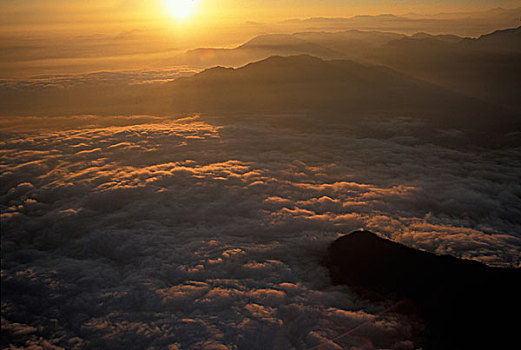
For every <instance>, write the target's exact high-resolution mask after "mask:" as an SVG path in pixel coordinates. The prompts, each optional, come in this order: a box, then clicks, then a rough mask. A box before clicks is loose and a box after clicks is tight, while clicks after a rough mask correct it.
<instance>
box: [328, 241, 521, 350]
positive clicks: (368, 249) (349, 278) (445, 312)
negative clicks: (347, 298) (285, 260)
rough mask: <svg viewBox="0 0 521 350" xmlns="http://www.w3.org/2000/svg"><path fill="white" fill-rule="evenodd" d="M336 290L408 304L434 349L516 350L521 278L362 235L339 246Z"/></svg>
mask: <svg viewBox="0 0 521 350" xmlns="http://www.w3.org/2000/svg"><path fill="white" fill-rule="evenodd" d="M325 263H326V266H327V267H328V269H329V271H330V276H331V279H332V281H333V283H336V284H346V285H348V286H350V287H352V288H354V289H355V290H357V291H358V292H359V293H360V294H361V295H362V296H365V297H368V298H374V297H378V298H382V297H384V298H390V299H395V300H409V301H410V302H411V304H412V306H413V308H412V309H411V307H409V308H408V309H407V310H405V309H403V310H402V312H405V313H407V314H411V310H416V311H413V312H412V313H413V314H414V313H416V312H417V313H418V315H419V316H420V317H421V318H423V319H424V320H425V322H426V326H427V328H426V331H425V332H424V334H423V337H424V338H423V340H421V341H420V342H421V343H422V345H423V346H425V348H427V349H471V348H483V347H482V346H486V348H494V347H495V348H498V346H499V348H506V347H507V346H509V345H512V344H514V343H515V342H517V335H516V334H517V333H516V329H517V327H516V322H512V319H511V316H512V315H519V312H521V301H520V299H519V298H520V294H519V292H520V291H521V289H520V288H521V285H520V284H521V270H520V269H505V268H492V267H489V266H486V265H483V264H481V263H479V262H476V261H470V260H461V259H457V258H455V257H452V256H438V255H435V254H432V253H428V252H424V251H419V250H416V249H412V248H409V247H406V246H404V245H402V244H399V243H395V242H392V241H390V240H388V239H384V238H380V237H379V236H377V235H375V234H374V233H371V232H367V231H357V232H353V233H351V234H349V235H346V236H343V237H341V238H339V239H337V240H336V241H335V242H333V243H332V244H331V245H330V247H329V249H328V251H327V255H326V258H325Z"/></svg>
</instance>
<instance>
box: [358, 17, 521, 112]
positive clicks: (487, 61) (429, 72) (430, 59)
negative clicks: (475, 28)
mask: <svg viewBox="0 0 521 350" xmlns="http://www.w3.org/2000/svg"><path fill="white" fill-rule="evenodd" d="M365 58H366V59H367V60H369V61H372V62H375V63H380V64H384V65H386V66H389V67H391V68H393V69H396V70H398V71H400V72H404V73H407V74H410V75H412V76H414V77H417V78H419V79H423V80H426V81H429V82H433V83H435V84H439V85H442V86H445V87H447V88H449V89H452V90H454V91H458V92H460V93H463V94H466V95H469V96H473V97H476V98H479V99H482V100H485V101H488V102H491V103H494V104H499V105H503V106H506V107H508V108H511V109H513V110H517V111H521V99H520V98H519V96H521V79H519V78H518V77H519V76H521V63H520V62H521V27H518V28H515V29H508V30H500V31H496V32H494V33H491V34H488V35H483V36H481V37H480V38H478V39H464V40H461V41H458V42H451V41H447V40H439V39H438V38H436V37H421V38H417V37H416V38H415V37H407V38H403V39H399V40H393V41H390V42H389V43H387V44H386V45H384V46H382V47H381V48H379V49H377V50H374V51H373V52H371V53H369V54H368V55H366V57H365Z"/></svg>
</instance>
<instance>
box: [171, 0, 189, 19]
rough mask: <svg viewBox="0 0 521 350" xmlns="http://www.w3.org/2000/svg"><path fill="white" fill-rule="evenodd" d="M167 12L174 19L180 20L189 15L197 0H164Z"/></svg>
mask: <svg viewBox="0 0 521 350" xmlns="http://www.w3.org/2000/svg"><path fill="white" fill-rule="evenodd" d="M164 1H165V6H166V9H167V11H168V13H169V14H170V15H171V16H172V17H174V18H175V19H178V20H182V19H186V18H188V17H190V16H191V15H192V14H193V13H194V11H195V7H196V5H197V0H164Z"/></svg>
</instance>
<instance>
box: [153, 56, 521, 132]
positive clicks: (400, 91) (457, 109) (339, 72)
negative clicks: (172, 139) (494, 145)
mask: <svg viewBox="0 0 521 350" xmlns="http://www.w3.org/2000/svg"><path fill="white" fill-rule="evenodd" d="M162 90H164V91H168V94H169V96H170V99H171V100H170V101H171V107H170V109H171V110H172V111H178V112H217V111H218V112H223V113H262V112H270V113H288V112H289V113H292V112H299V111H309V112H316V113H320V114H319V115H321V116H323V118H324V119H327V118H329V119H335V120H338V121H341V120H343V121H354V120H356V118H365V117H366V116H367V115H368V114H371V113H372V114H374V113H384V114H385V115H402V116H403V115H407V116H414V117H416V118H418V119H419V120H420V119H421V120H424V121H426V122H428V123H429V126H430V127H443V128H468V129H472V128H485V129H486V130H487V131H490V130H492V129H496V128H508V129H505V130H512V124H516V123H517V120H516V119H517V118H516V117H517V116H516V115H513V114H511V113H507V112H506V111H503V110H501V109H500V108H496V107H495V106H492V105H489V104H486V103H483V102H481V101H478V100H475V99H471V98H468V97H465V96H463V95H458V94H455V93H453V92H450V91H448V90H445V89H443V88H441V87H438V86H435V85H432V84H428V83H425V82H422V81H419V80H415V79H413V78H410V77H408V76H405V75H403V74H400V73H397V72H395V71H393V70H391V69H388V68H385V67H380V66H370V65H363V64H360V63H357V62H354V61H348V60H331V61H325V60H322V59H319V58H316V57H311V56H306V55H301V56H291V57H278V56H274V57H270V58H268V59H265V60H262V61H259V62H255V63H251V64H248V65H246V66H244V67H241V68H238V69H233V68H222V67H216V68H212V69H208V70H206V71H203V72H202V73H200V74H197V75H195V76H193V77H188V78H181V79H179V80H177V81H175V82H172V83H169V84H166V85H165V86H164V87H162ZM492 116H493V118H492ZM492 120H494V122H492ZM498 120H501V123H499V122H497V121H498ZM517 127H519V125H517Z"/></svg>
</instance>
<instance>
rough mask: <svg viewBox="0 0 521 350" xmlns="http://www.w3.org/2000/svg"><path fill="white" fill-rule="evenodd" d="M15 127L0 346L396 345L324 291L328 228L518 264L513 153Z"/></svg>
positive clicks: (169, 126)
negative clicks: (323, 260) (359, 231)
mask: <svg viewBox="0 0 521 350" xmlns="http://www.w3.org/2000/svg"><path fill="white" fill-rule="evenodd" d="M31 120H32V119H17V120H16V121H15V122H13V123H14V124H8V123H7V124H5V123H4V130H3V131H2V140H1V144H2V147H1V149H2V151H1V152H2V163H1V167H0V169H1V177H0V187H1V188H0V189H1V191H0V193H1V197H0V200H1V201H0V204H1V209H2V332H3V335H2V346H5V347H9V346H10V347H13V348H14V347H16V346H26V347H29V346H34V347H35V348H38V347H39V348H53V347H61V348H71V349H81V348H92V349H94V348H102V347H104V348H114V349H119V348H155V349H163V348H165V349H201V348H204V349H289V348H295V349H305V348H310V347H313V346H317V345H319V344H322V343H323V346H322V347H320V348H321V349H326V348H330V349H339V348H342V347H344V348H346V347H347V348H368V347H369V348H370V347H371V346H374V347H376V348H400V349H407V348H414V337H415V335H417V333H418V331H419V329H420V328H421V325H419V324H416V323H414V322H411V320H407V319H405V318H403V317H400V316H398V315H395V314H392V313H385V314H383V315H380V316H378V315H379V313H381V312H382V311H383V310H384V309H385V308H386V305H379V304H376V305H373V304H368V303H367V302H364V301H360V300H358V299H357V298H356V297H355V296H354V295H353V294H352V293H351V292H350V291H349V290H348V289H346V288H344V287H333V286H331V285H330V283H329V279H328V273H327V271H326V270H325V269H324V268H323V267H322V266H321V265H320V258H321V254H322V253H323V252H324V250H325V248H326V246H327V244H329V243H330V242H331V241H332V240H334V239H335V238H336V237H337V236H338V234H342V233H348V232H350V231H351V230H354V229H359V228H365V229H368V230H371V231H373V232H377V233H379V234H381V235H384V236H388V237H391V238H392V239H394V240H396V241H399V242H402V243H405V244H407V245H409V246H413V247H417V248H420V249H425V250H429V251H433V252H436V253H440V254H452V255H455V256H459V257H463V258H470V259H476V260H480V261H483V262H485V263H488V264H492V265H504V266H519V265H520V261H519V256H520V255H521V237H520V236H519V232H521V222H520V220H519V218H520V217H521V200H520V197H521V185H520V184H519V177H520V174H521V163H520V162H519V159H521V150H519V149H503V150H496V151H485V150H472V149H449V148H445V147H442V146H436V145H432V144H422V143H419V142H417V140H414V139H411V138H398V137H395V138H392V137H391V138H385V139H374V138H360V137H357V136H356V135H354V134H352V133H349V132H348V131H345V130H339V129H335V130H334V131H331V130H327V129H324V128H323V129H310V130H307V129H305V128H302V129H300V130H299V131H296V130H295V129H288V128H283V127H274V126H270V123H261V122H258V123H255V124H251V123H224V122H223V121H222V120H219V119H205V120H202V119H200V118H197V117H193V118H185V119H181V120H172V119H168V118H156V117H140V118H136V117H133V118H129V117H121V118H112V119H102V118H96V117H81V118H79V117H77V118H72V117H71V119H70V121H69V123H68V124H67V127H62V128H56V127H53V125H54V124H53V121H54V123H55V124H56V123H57V122H56V120H57V119H56V118H54V119H53V118H49V119H48V120H47V121H48V124H49V125H50V127H49V128H38V129H35V130H30V128H29V129H28V128H27V125H25V127H24V128H22V127H20V126H19V125H15V124H16V123H20V121H21V123H25V124H27V123H28V122H30V121H31ZM75 123H77V124H75ZM367 321H372V322H369V323H367V325H366V326H364V327H363V328H361V329H359V330H358V331H356V332H354V333H352V334H349V335H348V336H344V337H340V338H339V336H340V335H342V334H344V333H346V332H348V331H349V330H350V329H353V328H355V327H357V326H358V325H360V324H361V323H364V322H367ZM4 334H5V337H4Z"/></svg>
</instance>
